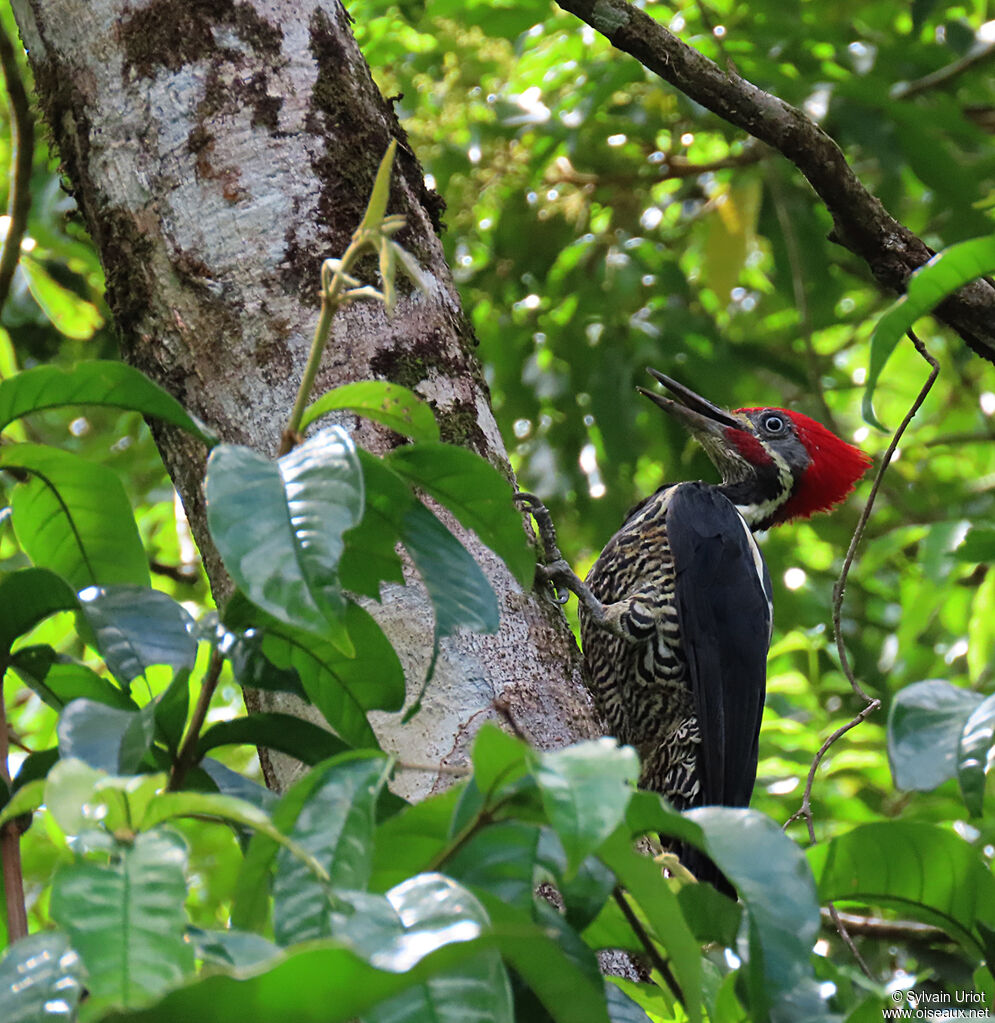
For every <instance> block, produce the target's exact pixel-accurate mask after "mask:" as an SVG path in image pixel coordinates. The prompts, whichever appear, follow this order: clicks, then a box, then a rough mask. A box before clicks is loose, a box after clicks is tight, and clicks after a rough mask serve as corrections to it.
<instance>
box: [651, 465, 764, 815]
mask: <svg viewBox="0 0 995 1023" xmlns="http://www.w3.org/2000/svg"><path fill="white" fill-rule="evenodd" d="M667 536H668V540H669V544H670V551H671V555H672V557H673V563H674V574H675V593H674V600H675V604H676V610H677V617H678V621H679V623H680V635H681V644H682V648H683V653H684V657H685V659H686V664H687V676H686V682H687V685H688V687H689V688H690V690H691V692H692V695H693V701H694V706H695V709H696V713H697V718H698V728H699V733H700V737H701V741H700V744H699V746H698V772H699V780H700V784H701V791H700V796H699V798H698V799H697V800H696V803H697V804H698V805H702V806H708V805H715V804H720V805H724V806H747V805H748V804H749V802H750V796H751V794H752V792H753V785H754V782H755V781H756V774H757V746H758V737H759V733H760V719H761V716H762V714H763V704H764V693H765V690H766V681H767V649H768V646H769V644H770V627H771V599H770V598H771V583H770V575H769V573H768V571H767V566H766V564H765V563H764V560H763V557H762V556H761V554H760V551H759V549H758V548H757V546H756V543H755V542H754V540H753V537H752V535H751V533H750V531H749V529H748V527H747V526H746V523H745V522H744V520H743V518H742V516H740V514H739V512H738V511H736V508H735V506H734V505H733V504H732V503H731V502H730V501H729V500H728V498H726V497H724V496H723V495H722V494H721V493H719V491H718V490H717V489H716V488H715V487H713V486H710V485H708V484H705V483H686V484H682V485H680V486H678V487H676V488H675V489H674V493H673V494H672V495H671V498H670V502H669V507H668V510H667Z"/></svg>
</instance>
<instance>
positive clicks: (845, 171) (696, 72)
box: [557, 0, 995, 362]
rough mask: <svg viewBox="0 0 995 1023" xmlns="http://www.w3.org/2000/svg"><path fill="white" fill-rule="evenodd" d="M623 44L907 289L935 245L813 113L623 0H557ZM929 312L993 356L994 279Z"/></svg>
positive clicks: (877, 272)
mask: <svg viewBox="0 0 995 1023" xmlns="http://www.w3.org/2000/svg"><path fill="white" fill-rule="evenodd" d="M557 2H558V3H559V5H560V6H561V7H562V8H563V9H564V10H566V11H570V12H571V13H572V14H575V15H576V16H577V17H578V18H580V19H581V20H582V21H584V22H586V23H587V24H588V25H590V26H591V27H592V28H594V29H596V30H597V31H598V32H600V33H601V34H602V35H604V36H605V37H606V38H607V39H608V40H609V41H610V42H612V43H613V44H614V45H615V46H617V47H618V48H619V49H620V50H623V51H624V52H625V53H628V54H630V55H631V56H633V57H635V58H636V60H638V61H639V62H640V63H641V64H643V65H644V66H645V67H646V68H648V69H649V70H650V71H653V72H655V73H656V74H658V75H659V76H660V77H661V78H663V79H664V80H665V81H667V82H669V83H670V84H671V85H673V86H675V87H676V88H677V89H679V90H680V91H681V92H683V93H684V94H685V95H686V96H688V97H690V98H691V99H693V100H694V101H695V102H696V103H699V104H701V105H702V106H703V107H705V108H707V109H708V110H711V111H712V113H714V114H717V115H718V116H719V117H721V118H723V119H724V120H726V121H728V122H729V123H730V124H732V125H735V126H736V127H737V128H741V129H742V130H743V131H746V132H748V133H749V134H750V135H752V136H753V137H754V138H757V139H760V141H762V142H766V143H767V145H769V146H771V147H772V148H773V149H776V150H777V151H778V152H779V153H781V154H782V155H783V156H785V157H786V158H787V159H788V160H790V161H791V162H792V163H793V164H794V165H795V166H796V167H797V168H798V169H799V170H800V171H801V172H802V174H804V175H805V177H806V178H807V179H808V181H809V184H811V186H812V187H813V188H814V189H815V191H816V193H817V194H818V196H819V198H820V199H822V201H823V203H824V204H825V206H826V209H827V210H829V212H830V214H831V215H832V218H833V224H834V228H833V232H832V234H831V235H830V237H831V238H832V240H833V241H835V242H837V243H839V244H840V245H843V246H844V247H845V248H847V249H849V250H850V251H851V252H853V253H854V254H855V255H857V256H859V257H860V258H861V259H863V260H864V261H865V262H866V263H867V265H868V267H869V268H870V270H871V272H872V273H873V275H874V277H875V279H876V280H877V281H878V283H879V284H881V285H882V286H883V287H885V288H887V289H889V290H891V291H895V292H899V293H901V292H904V290H905V287H906V283H907V281H908V279H909V276H910V275H911V274H912V273H913V271H915V270H916V269H917V268H918V267H920V266H922V265H923V263H925V262H926V261H927V260H928V259H929V258H930V256H932V255H933V251H932V250H931V249H930V248H929V246H927V245H926V244H925V243H924V242H923V241H922V240H921V239H919V238H917V237H916V236H915V235H914V234H913V233H912V232H911V231H910V230H909V229H908V228H906V227H905V226H903V225H902V224H900V223H899V222H898V221H897V220H895V219H894V217H892V216H891V215H890V214H889V213H888V211H887V210H886V209H885V208H884V206H883V205H882V204H881V202H880V201H879V200H878V199H877V198H876V197H875V196H873V195H871V193H870V192H868V191H867V189H866V188H865V187H864V186H863V184H861V182H860V180H859V179H858V177H857V175H856V174H855V173H854V172H853V170H852V168H851V167H850V166H849V164H848V163H847V162H846V158H845V157H844V156H843V153H842V152H841V151H840V148H839V146H837V145H836V143H835V142H834V141H833V140H832V138H830V136H829V135H827V134H826V132H825V131H823V130H822V128H820V127H819V125H817V124H816V123H815V122H814V121H813V120H811V118H809V117H808V116H807V115H806V114H804V113H803V112H802V111H801V110H798V109H797V108H796V107H793V106H791V105H790V104H788V103H785V102H784V101H783V100H781V99H778V97H776V96H772V95H771V94H770V93H768V92H764V90H763V89H760V88H758V87H757V86H755V85H754V84H753V83H752V82H749V81H747V80H746V79H745V78H742V77H740V76H739V75H738V74H737V73H736V72H735V71H734V70H729V71H723V70H722V68H720V67H719V66H718V65H717V64H716V63H714V61H711V60H709V59H708V58H707V57H705V56H704V55H703V54H701V53H699V52H698V51H697V50H695V49H693V48H692V47H690V46H688V45H687V44H686V43H684V42H682V41H681V40H680V39H678V38H677V37H676V36H675V35H673V34H672V33H671V32H669V31H667V29H666V28H664V26H663V25H661V24H660V23H659V22H657V21H654V20H653V18H651V17H650V16H649V15H648V14H645V13H644V12H643V11H640V10H637V9H636V8H635V7H633V6H632V5H631V4H630V3H627V2H626V0H557ZM935 315H936V316H937V318H939V319H940V320H942V321H943V322H944V323H946V324H947V325H948V326H950V327H951V328H953V329H954V330H955V331H957V333H958V334H959V335H960V336H961V337H962V338H963V339H964V341H965V342H966V343H967V344H968V345H969V346H970V347H971V348H972V349H973V350H974V351H975V352H977V354H978V355H980V356H982V358H985V359H987V360H988V361H989V362H995V288H993V287H992V285H991V284H989V283H988V282H987V281H984V280H976V281H973V282H972V283H971V284H968V285H967V286H965V287H963V288H961V289H960V290H959V291H957V292H955V294H953V295H951V296H950V297H949V298H947V299H945V300H944V302H943V303H942V304H941V305H940V306H939V307H938V308H937V309H936V311H935Z"/></svg>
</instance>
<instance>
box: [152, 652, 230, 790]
mask: <svg viewBox="0 0 995 1023" xmlns="http://www.w3.org/2000/svg"><path fill="white" fill-rule="evenodd" d="M224 663H225V658H224V655H223V654H222V653H221V651H220V650H218V648H217V647H215V648H214V649H213V650H212V651H211V662H210V664H208V666H207V672H206V674H205V675H204V681H203V682H202V683H201V687H200V695H199V696H198V697H197V706H196V707H194V712H193V717H192V718H191V719H190V726H189V728H187V734H186V735H185V736H184V738H183V743H182V745H181V746H180V749H179V752H178V753H177V754H176V759H175V760H174V761H173V767H172V770H171V771H170V772H169V784H167V786H166V791H167V792H177V791H178V790H179V789H181V788H182V787H183V782H184V780H185V779H186V776H187V772H188V771H189V770H190V768H191V767H193V765H194V764H195V763H196V761H197V745H198V743H199V742H200V730H201V729H202V728H203V727H204V719H205V718H206V717H207V709H208V707H210V705H211V698H212V697H213V696H214V691H215V689H217V688H218V680H219V679H220V678H221V668H222V666H223V665H224Z"/></svg>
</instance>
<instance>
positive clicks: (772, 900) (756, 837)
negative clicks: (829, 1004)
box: [686, 806, 824, 1019]
mask: <svg viewBox="0 0 995 1023" xmlns="http://www.w3.org/2000/svg"><path fill="white" fill-rule="evenodd" d="M686 816H687V817H688V818H689V819H690V820H691V821H693V822H694V823H695V824H698V825H699V826H700V827H701V829H702V832H703V834H704V837H705V843H704V848H705V851H706V852H707V853H708V855H709V856H710V857H711V858H712V860H713V861H714V862H715V864H716V865H717V866H718V868H719V869H720V870H721V871H722V873H723V874H725V876H726V877H727V878H729V880H730V881H731V882H732V883H733V884H734V885H735V886H736V889H737V891H738V892H739V896H740V898H741V899H742V900H743V902H744V903H745V904H746V911H747V914H748V919H749V922H750V946H751V953H750V964H749V981H750V989H751V1005H752V1006H753V1009H754V1011H756V1010H757V1007H758V1006H761V1005H763V1004H765V1002H767V1001H768V1000H769V1002H770V1004H771V1006H772V1008H773V1009H775V1010H776V1011H777V1012H779V1013H780V1014H781V1015H782V1016H784V1017H786V1018H792V1019H808V1018H813V1019H814V1018H816V1017H817V1016H819V1015H820V1013H822V1012H824V1003H823V999H822V997H821V995H820V994H819V989H818V986H817V984H816V982H815V978H814V977H813V975H812V965H811V960H810V953H811V950H812V946H813V945H814V944H815V939H816V937H817V936H818V933H819V906H818V903H817V902H816V895H815V884H814V881H813V879H812V872H811V870H810V869H809V866H808V864H807V863H806V861H805V854H804V853H803V852H802V850H801V848H799V846H798V845H796V844H795V843H794V842H793V841H792V840H791V839H790V838H788V836H787V835H785V834H784V832H783V831H782V830H781V829H780V827H778V825H777V824H775V822H774V821H772V820H771V819H770V818H769V817H765V816H764V815H763V814H761V813H757V812H756V811H755V810H740V809H733V808H730V807H721V806H708V807H702V808H700V809H696V810H690V811H688V813H687V814H686Z"/></svg>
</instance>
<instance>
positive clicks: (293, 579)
mask: <svg viewBox="0 0 995 1023" xmlns="http://www.w3.org/2000/svg"><path fill="white" fill-rule="evenodd" d="M206 488H207V514H208V524H209V525H210V529H211V535H212V536H213V537H214V541H215V543H216V544H217V545H218V550H219V551H220V553H221V556H222V558H223V559H224V562H225V565H226V567H227V568H228V571H229V572H230V573H231V575H232V578H234V579H235V581H236V582H237V583H238V585H239V586H240V587H241V588H242V589H243V590H244V591H245V593H246V594H247V596H248V597H249V599H250V600H252V602H253V603H254V604H256V605H258V606H259V607H261V608H262V609H263V610H265V611H267V612H268V613H269V614H271V615H273V616H274V617H276V618H278V619H280V620H281V621H283V622H286V623H287V624H290V625H296V626H299V627H302V628H306V629H309V630H311V631H312V632H317V633H318V634H319V635H324V636H326V637H327V638H329V639H330V640H331V641H332V642H334V643H336V644H337V645H338V646H340V647H341V648H342V649H343V650H344V651H346V652H348V653H351V652H352V645H351V643H350V641H349V638H348V634H347V633H346V631H345V627H344V625H343V624H342V620H341V618H342V613H343V611H344V608H345V598H344V596H343V594H342V591H341V588H340V585H339V579H338V563H339V558H340V556H341V554H342V548H343V539H342V534H343V533H344V532H346V530H348V529H350V528H352V527H353V526H355V525H356V524H357V523H358V522H359V520H360V517H361V515H362V511H363V476H362V471H361V469H360V466H359V461H358V459H357V456H356V451H355V448H354V447H353V444H352V441H351V440H350V438H349V436H348V434H346V433H345V432H344V431H343V430H341V429H339V428H338V427H331V428H329V429H327V430H322V431H321V432H320V433H317V434H315V435H314V436H313V437H311V438H310V439H309V440H307V441H305V443H304V444H301V445H300V446H299V447H297V448H295V449H294V450H293V451H291V452H290V454H288V455H284V456H283V458H281V459H280V460H279V462H271V461H270V460H269V459H267V458H264V457H263V456H262V455H259V454H256V452H254V451H250V450H249V449H248V448H241V447H236V446H233V445H228V444H224V445H219V446H218V447H217V448H215V449H214V451H213V452H212V453H211V458H210V460H209V462H208V467H207V483H206Z"/></svg>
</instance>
